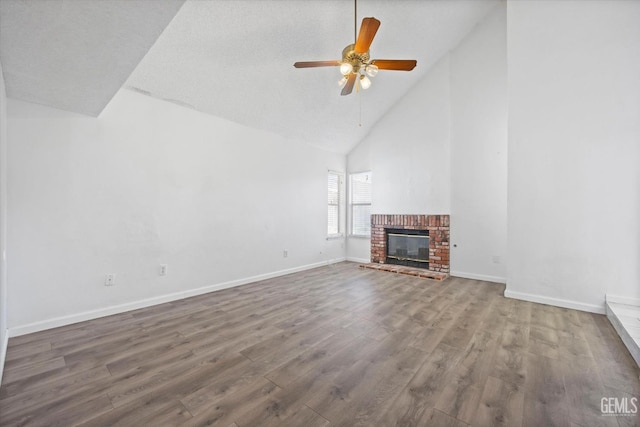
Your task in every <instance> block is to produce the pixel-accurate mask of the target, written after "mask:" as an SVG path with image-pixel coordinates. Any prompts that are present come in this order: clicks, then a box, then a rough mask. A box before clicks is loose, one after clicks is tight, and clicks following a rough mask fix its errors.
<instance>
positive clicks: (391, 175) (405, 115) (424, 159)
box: [347, 55, 451, 260]
mask: <svg viewBox="0 0 640 427" xmlns="http://www.w3.org/2000/svg"><path fill="white" fill-rule="evenodd" d="M449 131H450V106H449V57H448V55H447V56H445V57H444V58H443V59H442V60H440V61H439V62H438V63H437V64H436V65H434V67H433V68H432V69H431V70H430V71H429V73H428V74H427V76H426V77H425V78H424V79H422V80H421V81H420V82H419V83H418V84H417V85H416V86H414V87H413V88H412V89H411V90H410V91H409V93H407V95H406V96H404V97H403V98H402V99H401V100H400V102H399V103H398V104H396V105H395V106H394V107H393V108H392V109H391V110H390V111H389V112H388V113H387V114H386V115H385V116H384V117H383V118H382V119H381V120H380V121H379V122H378V123H377V124H376V125H375V127H374V128H373V129H372V131H371V133H370V134H369V135H368V136H367V137H366V138H365V139H364V140H363V141H362V142H361V143H360V144H358V145H357V146H356V147H355V148H354V149H353V150H352V151H351V153H349V155H348V157H347V169H348V170H349V172H350V173H351V172H361V171H365V170H371V171H372V172H373V176H372V185H373V187H372V191H373V193H372V204H371V212H372V213H374V214H418V213H422V214H425V213H428V214H442V213H449V209H450V208H449V207H450V200H449V199H450V192H451V184H450V176H449ZM347 257H348V258H350V259H362V260H368V259H369V258H370V247H369V239H362V238H349V239H348V243H347Z"/></svg>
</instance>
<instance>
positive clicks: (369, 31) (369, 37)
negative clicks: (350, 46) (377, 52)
mask: <svg viewBox="0 0 640 427" xmlns="http://www.w3.org/2000/svg"><path fill="white" fill-rule="evenodd" d="M378 27H380V21H378V20H377V19H376V18H364V19H363V20H362V25H360V33H358V40H356V46H355V48H354V50H355V51H356V52H358V53H366V52H368V51H369V46H371V42H372V41H373V38H374V37H375V36H376V32H377V31H378Z"/></svg>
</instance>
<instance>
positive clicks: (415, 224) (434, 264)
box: [371, 215, 449, 274]
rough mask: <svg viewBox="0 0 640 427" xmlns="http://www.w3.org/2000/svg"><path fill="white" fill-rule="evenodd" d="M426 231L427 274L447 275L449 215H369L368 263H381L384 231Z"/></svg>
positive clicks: (385, 242) (382, 262)
mask: <svg viewBox="0 0 640 427" xmlns="http://www.w3.org/2000/svg"><path fill="white" fill-rule="evenodd" d="M389 228H391V229H396V230H429V271H433V272H438V273H445V274H448V273H449V215H371V262H372V263H374V264H384V263H385V261H386V253H387V231H386V230H387V229H389Z"/></svg>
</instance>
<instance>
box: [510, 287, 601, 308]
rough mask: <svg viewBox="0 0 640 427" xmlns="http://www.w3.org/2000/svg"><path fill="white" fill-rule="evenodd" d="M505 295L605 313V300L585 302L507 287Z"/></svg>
mask: <svg viewBox="0 0 640 427" xmlns="http://www.w3.org/2000/svg"><path fill="white" fill-rule="evenodd" d="M504 296H505V297H507V298H513V299H519V300H523V301H529V302H537V303H539V304H547V305H554V306H556V307H563V308H571V309H573V310H580V311H587V312H589V313H597V314H605V313H606V311H605V307H604V302H603V303H602V305H596V304H585V303H582V302H577V301H571V300H566V299H561V298H552V297H547V296H544V295H534V294H527V293H524V292H514V291H510V290H508V289H506V290H505V291H504Z"/></svg>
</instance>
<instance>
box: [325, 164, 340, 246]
mask: <svg viewBox="0 0 640 427" xmlns="http://www.w3.org/2000/svg"><path fill="white" fill-rule="evenodd" d="M341 178H342V174H341V173H339V172H333V171H329V175H328V182H327V190H328V193H329V200H328V202H329V203H328V212H327V214H328V215H327V235H328V236H338V235H340V232H341V230H340V200H341V199H342V198H341V194H340V193H341V191H340V189H341V181H342V179H341Z"/></svg>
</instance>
